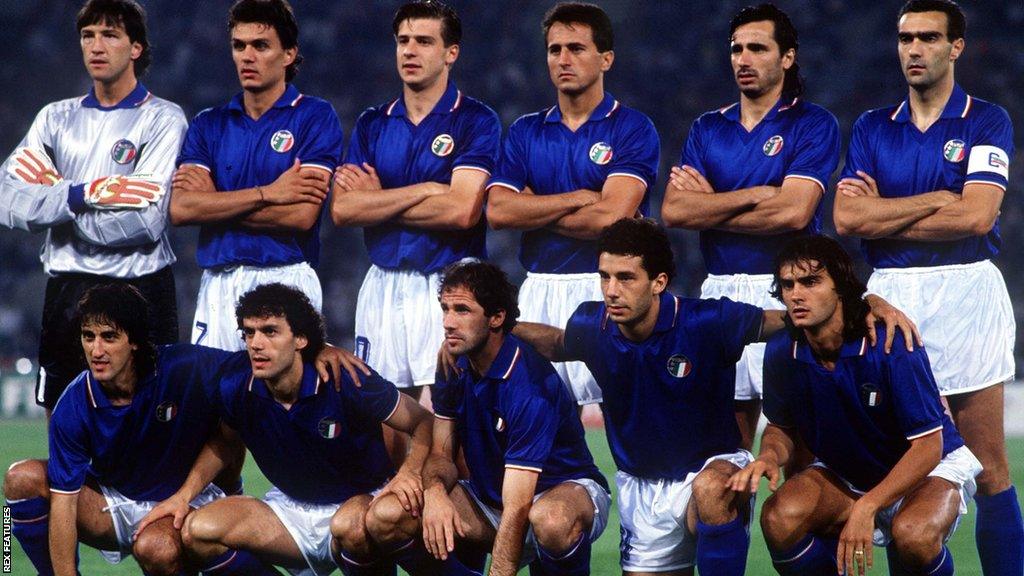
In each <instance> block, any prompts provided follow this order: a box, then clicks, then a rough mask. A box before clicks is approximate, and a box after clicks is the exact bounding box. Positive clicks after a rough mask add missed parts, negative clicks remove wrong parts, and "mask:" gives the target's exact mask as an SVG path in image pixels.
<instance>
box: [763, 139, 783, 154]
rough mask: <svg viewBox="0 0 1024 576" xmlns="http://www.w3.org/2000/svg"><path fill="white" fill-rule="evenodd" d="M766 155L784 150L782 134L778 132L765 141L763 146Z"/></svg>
mask: <svg viewBox="0 0 1024 576" xmlns="http://www.w3.org/2000/svg"><path fill="white" fill-rule="evenodd" d="M761 151H762V152H764V155H765V156H775V155H776V154H778V153H779V152H782V136H780V135H778V134H776V135H775V136H772V137H771V138H769V139H768V140H767V141H766V142H765V143H764V147H762V148H761Z"/></svg>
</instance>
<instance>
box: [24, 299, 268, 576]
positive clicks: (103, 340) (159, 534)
mask: <svg viewBox="0 0 1024 576" xmlns="http://www.w3.org/2000/svg"><path fill="white" fill-rule="evenodd" d="M147 308H148V303H147V301H146V300H145V298H144V297H143V296H142V294H141V293H140V292H139V291H138V290H137V289H135V288H134V287H132V286H129V285H125V284H107V285H100V286H97V287H94V288H92V289H91V290H89V291H88V292H86V294H85V296H84V297H83V299H82V300H81V301H80V303H79V305H78V309H77V315H76V318H75V323H76V324H77V325H78V326H79V328H80V332H79V333H80V340H81V344H80V347H79V350H84V352H85V358H86V361H87V363H88V370H86V371H85V372H83V373H82V374H81V375H80V376H79V377H78V378H76V379H75V380H74V381H73V382H72V383H71V385H70V386H69V387H68V389H67V391H66V392H65V393H64V394H63V395H62V396H61V399H60V401H59V402H58V404H57V407H56V408H55V410H54V412H53V418H52V420H51V422H50V458H49V460H26V461H23V462H19V463H16V464H14V465H13V466H11V468H10V469H9V470H8V471H7V474H6V476H5V477H4V496H5V497H6V498H7V504H8V506H9V507H10V510H11V516H12V518H13V520H14V527H13V533H14V536H15V537H16V538H17V539H18V541H19V542H20V543H21V545H22V548H23V549H24V550H25V553H26V555H27V556H28V557H29V560H31V562H32V564H33V566H35V568H36V570H37V571H38V572H39V573H40V574H44V575H45V574H58V575H61V574H65V575H72V574H75V572H76V563H77V562H76V560H77V558H76V550H77V547H78V542H83V543H85V544H88V545H90V546H92V547H95V548H98V549H99V550H101V551H102V552H103V555H104V556H105V557H106V558H107V559H108V560H110V561H111V562H119V561H120V560H121V559H122V558H123V557H124V556H125V555H128V554H131V555H133V556H134V557H135V559H136V560H137V561H138V562H139V565H140V566H142V568H143V570H145V571H146V573H147V574H176V573H179V572H180V571H182V570H195V569H196V568H199V566H194V565H192V564H191V563H189V562H186V559H185V557H184V555H183V553H182V552H183V547H182V542H181V535H180V533H179V531H178V529H177V528H176V527H175V526H174V525H172V523H171V522H170V521H169V520H168V521H161V522H158V523H154V524H152V525H150V526H148V527H145V528H144V529H141V530H139V523H140V521H141V520H142V518H143V516H145V515H146V513H147V512H149V510H150V509H151V508H152V507H153V506H154V505H156V503H157V502H159V501H160V500H163V499H164V498H166V497H168V496H169V495H171V494H173V493H174V491H175V490H176V489H177V488H178V486H179V485H180V484H181V482H183V481H184V480H185V477H186V476H187V474H188V472H189V469H190V467H191V463H192V462H193V461H194V460H195V459H196V457H197V456H198V455H199V452H200V450H201V449H202V447H203V445H204V444H205V442H206V439H207V437H208V436H209V434H210V433H211V432H212V431H213V430H214V429H215V427H216V425H217V413H216V411H215V410H214V408H213V406H212V405H211V404H210V402H209V400H208V393H209V388H210V386H211V383H214V382H216V374H217V373H218V372H219V370H220V367H221V364H222V362H223V361H224V360H226V359H227V357H228V353H227V352H223V351H220V350H214V349H210V348H203V347H197V346H189V345H172V346H160V347H154V345H153V343H152V341H151V340H150V339H149V336H148V332H149V330H148V323H149V319H148V311H147ZM240 456H241V455H240V454H237V455H236V458H240ZM235 477H237V474H236V476H235ZM223 496H224V493H223V492H222V491H221V490H220V488H217V487H216V486H215V485H213V484H209V483H208V484H204V485H203V486H201V487H200V490H199V491H197V493H196V494H195V497H194V498H192V499H191V500H190V503H191V506H193V507H196V506H200V505H202V504H204V503H206V502H209V501H211V500H214V499H216V498H220V497H223ZM186 513H187V509H186ZM137 530H138V534H137V538H135V539H134V541H133V538H132V535H133V533H134V532H136V531H137ZM254 562H255V559H252V558H249V557H247V556H246V555H244V554H242V555H239V556H237V557H235V558H233V559H231V562H227V563H225V565H224V566H223V567H221V569H220V570H219V571H217V572H208V573H210V574H247V573H249V572H250V570H251V569H252V568H253V566H256V565H257V564H253V563H254Z"/></svg>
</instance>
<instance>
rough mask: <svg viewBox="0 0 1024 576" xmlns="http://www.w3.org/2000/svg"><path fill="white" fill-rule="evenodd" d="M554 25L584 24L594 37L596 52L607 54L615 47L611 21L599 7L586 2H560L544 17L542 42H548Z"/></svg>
mask: <svg viewBox="0 0 1024 576" xmlns="http://www.w3.org/2000/svg"><path fill="white" fill-rule="evenodd" d="M555 23H558V24H565V25H566V26H569V25H572V24H586V25H587V26H590V30H591V32H592V34H593V36H594V45H595V46H597V51H598V52H608V51H609V50H612V49H614V47H615V34H614V33H613V32H612V21H611V19H610V18H608V14H606V13H605V11H604V10H602V9H601V8H600V7H599V6H597V5H595V4H588V3H586V2H560V3H558V4H555V6H554V7H553V8H551V9H550V10H548V12H547V14H545V15H544V21H543V23H542V24H541V30H542V31H543V32H544V42H545V43H547V41H548V32H549V31H550V30H551V26H552V25H553V24H555Z"/></svg>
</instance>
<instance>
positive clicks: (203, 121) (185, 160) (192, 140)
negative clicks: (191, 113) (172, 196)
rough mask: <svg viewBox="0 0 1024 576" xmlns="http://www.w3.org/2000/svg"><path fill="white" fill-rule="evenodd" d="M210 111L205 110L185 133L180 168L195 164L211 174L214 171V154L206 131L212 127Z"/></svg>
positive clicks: (179, 158) (179, 162) (179, 160)
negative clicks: (208, 142)
mask: <svg viewBox="0 0 1024 576" xmlns="http://www.w3.org/2000/svg"><path fill="white" fill-rule="evenodd" d="M210 114H212V112H211V111H210V110H204V111H203V112H200V113H199V114H197V115H196V117H195V118H194V119H193V120H192V125H191V126H189V127H188V130H187V131H186V132H185V140H184V142H182V144H181V152H180V153H179V154H178V162H177V165H178V166H182V165H184V164H195V165H197V166H202V167H203V168H206V169H207V170H209V171H210V172H213V170H214V168H215V167H214V162H213V154H212V152H211V150H210V148H209V146H208V144H207V138H206V131H207V130H209V126H210Z"/></svg>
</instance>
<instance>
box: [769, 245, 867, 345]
mask: <svg viewBox="0 0 1024 576" xmlns="http://www.w3.org/2000/svg"><path fill="white" fill-rule="evenodd" d="M787 265H801V266H807V267H808V268H810V269H811V271H814V272H819V271H821V270H825V271H827V272H828V275H829V276H831V277H832V281H833V282H834V283H835V285H836V293H837V294H839V300H840V304H841V305H842V307H843V339H844V340H855V339H857V338H861V337H863V336H865V335H866V334H867V331H868V329H867V325H866V324H865V323H864V319H865V318H866V317H867V315H868V312H870V308H869V307H868V304H867V302H865V301H864V292H866V291H867V286H865V285H864V282H862V281H861V279H860V278H858V277H857V273H856V271H855V270H854V268H853V258H850V255H849V254H848V253H847V252H846V250H844V249H843V247H842V246H841V245H840V244H839V242H836V241H835V240H833V239H832V238H829V237H828V236H820V235H810V236H803V237H800V238H795V239H793V240H791V241H789V242H788V243H787V244H786V245H785V246H784V247H783V248H782V250H781V251H780V252H779V253H778V255H776V256H775V268H774V270H775V271H774V273H773V274H774V278H773V279H772V291H771V294H772V296H774V297H775V298H777V299H778V300H779V301H782V285H781V280H782V279H781V274H782V267H783V266H787ZM787 324H788V323H787ZM790 326H791V325H790ZM790 334H791V335H793V336H794V337H797V338H799V337H802V336H803V334H802V331H799V330H796V329H795V328H791V331H790Z"/></svg>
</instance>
